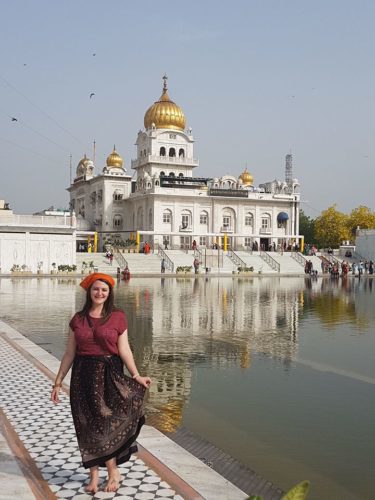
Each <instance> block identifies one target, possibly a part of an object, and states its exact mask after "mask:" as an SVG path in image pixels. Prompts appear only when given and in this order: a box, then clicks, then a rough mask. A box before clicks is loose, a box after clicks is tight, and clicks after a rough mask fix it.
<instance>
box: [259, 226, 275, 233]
mask: <svg viewBox="0 0 375 500" xmlns="http://www.w3.org/2000/svg"><path fill="white" fill-rule="evenodd" d="M271 233H272V230H271V228H270V227H261V228H260V229H259V234H271Z"/></svg>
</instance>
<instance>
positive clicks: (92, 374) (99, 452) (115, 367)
mask: <svg viewBox="0 0 375 500" xmlns="http://www.w3.org/2000/svg"><path fill="white" fill-rule="evenodd" d="M144 394H145V388H144V387H143V386H142V385H140V384H139V383H138V382H136V381H135V380H133V379H132V378H130V377H127V376H126V375H125V374H124V372H123V364H122V361H121V359H120V358H119V357H118V356H78V355H77V356H76V357H75V359H74V363H73V369H72V378H71V382H70V405H71V409H72V416H73V421H74V426H75V430H76V434H77V441H78V446H79V449H80V452H81V455H82V462H83V466H84V467H85V468H89V467H94V466H100V467H104V466H105V462H106V461H107V460H110V459H111V458H116V462H117V464H122V463H124V462H127V461H128V460H129V458H130V455H131V454H132V453H134V452H136V451H137V445H136V443H135V441H136V439H137V437H138V434H139V431H140V430H141V427H142V425H143V424H144V422H145V417H144V413H143V398H144Z"/></svg>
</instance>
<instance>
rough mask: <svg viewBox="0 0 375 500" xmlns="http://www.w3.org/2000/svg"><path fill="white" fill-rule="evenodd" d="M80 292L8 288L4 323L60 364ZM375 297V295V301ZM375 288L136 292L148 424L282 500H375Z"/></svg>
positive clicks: (328, 284)
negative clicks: (188, 438)
mask: <svg viewBox="0 0 375 500" xmlns="http://www.w3.org/2000/svg"><path fill="white" fill-rule="evenodd" d="M77 284H78V281H76V280H75V279H59V278H53V279H48V278H41V279H37V278H34V279H19V278H17V279H11V278H9V279H7V278H3V279H0V318H1V319H2V320H3V321H5V322H7V323H9V324H11V325H12V326H14V327H15V328H17V329H18V330H19V331H20V332H21V333H23V334H24V335H26V336H27V337H28V338H30V339H31V340H32V341H34V342H35V343H37V344H39V345H41V346H42V347H43V348H44V349H46V350H48V351H49V352H51V353H52V354H54V355H55V356H57V357H58V358H61V356H62V354H63V352H64V346H65V343H66V338H67V334H68V321H69V319H70V317H71V316H72V315H73V313H74V312H75V311H76V310H77V309H79V308H80V307H81V305H82V304H83V300H84V292H83V291H82V290H81V289H80V288H79V287H78V286H77ZM373 288H374V290H373ZM374 298H375V284H374V280H373V279H371V278H363V279H361V280H358V279H355V278H352V277H349V278H348V279H347V280H346V281H342V280H341V279H340V280H337V281H336V280H331V279H329V278H327V279H318V280H317V281H312V280H311V279H310V278H306V279H304V278H292V277H290V278H287V277H285V278H277V277H269V278H268V277H261V278H258V277H255V278H244V279H237V278H236V279H232V278H230V277H228V278H210V279H207V280H206V279H205V278H196V279H194V278H139V279H131V280H130V282H127V283H125V282H120V283H118V285H117V287H116V300H117V305H118V306H119V307H121V308H123V309H124V310H125V311H126V313H127V315H128V320H129V337H130V342H131V345H132V348H133V351H134V354H135V358H136V361H137V365H138V367H139V369H140V371H141V372H143V373H147V374H149V375H150V376H151V377H152V379H153V384H152V387H151V390H150V391H149V394H148V401H147V407H148V414H149V416H150V420H151V421H152V423H153V424H155V425H157V426H158V427H159V428H160V429H161V430H165V431H169V432H173V430H175V429H176V428H178V427H179V426H180V425H183V426H185V427H186V428H188V429H189V430H191V431H193V432H194V433H196V434H197V435H201V436H203V437H204V438H206V439H208V440H209V441H211V442H212V443H214V444H215V445H217V446H218V447H220V448H222V449H223V450H224V451H226V452H227V453H229V454H231V455H232V456H234V457H235V458H237V459H238V460H240V461H241V462H242V463H244V464H246V465H247V466H249V467H250V468H252V469H254V470H255V471H256V472H258V473H259V474H260V475H262V476H264V477H266V478H267V479H269V480H271V481H272V482H274V483H276V484H277V485H279V486H281V487H282V488H284V489H287V488H289V487H290V486H291V485H293V484H294V483H297V482H298V481H300V480H302V479H310V480H311V482H312V493H311V495H310V497H309V498H311V499H320V500H321V499H336V498H337V499H345V500H351V499H369V498H373V464H374V459H375V440H374V438H373V426H374V422H375V398H374V392H375V391H374V389H375V363H374V352H375V328H374V325H375V308H374Z"/></svg>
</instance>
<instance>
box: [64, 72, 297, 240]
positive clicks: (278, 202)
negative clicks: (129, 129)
mask: <svg viewBox="0 0 375 500" xmlns="http://www.w3.org/2000/svg"><path fill="white" fill-rule="evenodd" d="M136 147H137V155H136V158H135V159H134V160H132V161H131V168H132V169H133V170H135V172H136V174H137V175H136V179H133V178H132V176H130V175H128V174H126V170H125V168H124V167H123V160H122V158H121V157H120V156H119V155H118V153H117V151H116V150H115V149H114V150H113V152H112V153H111V155H109V157H108V158H107V163H106V166H105V167H104V168H103V170H102V172H101V173H99V175H96V176H95V175H94V168H95V166H94V164H93V162H92V161H91V160H89V159H88V158H86V156H85V157H84V158H83V159H82V160H81V161H80V163H79V164H78V167H77V175H76V178H75V180H74V183H73V184H72V185H71V186H70V187H69V188H68V190H69V192H70V197H71V205H72V208H73V209H74V210H75V213H76V215H77V217H78V218H83V219H85V220H86V221H88V222H89V224H90V229H91V230H96V231H98V234H99V243H100V244H102V243H103V242H104V241H105V240H106V239H107V240H108V239H109V240H112V241H116V240H118V241H120V240H123V241H125V240H126V239H127V238H129V236H130V235H134V233H135V232H136V231H139V232H140V233H141V239H142V240H143V241H145V240H148V241H150V242H152V243H154V244H161V245H162V244H165V243H166V242H168V246H169V248H171V247H175V248H181V247H186V246H190V245H191V244H192V241H193V240H196V242H197V244H198V245H200V246H207V247H210V246H211V245H212V244H213V243H218V244H222V243H223V236H224V234H226V235H227V237H228V238H229V240H228V243H229V244H230V245H231V246H232V247H234V248H237V249H240V248H244V247H251V246H252V245H253V243H254V242H257V244H258V246H259V247H260V245H264V246H265V247H266V248H267V247H269V246H270V245H272V244H275V245H278V244H282V243H286V244H291V243H292V242H293V241H295V240H297V239H298V238H299V231H298V229H299V218H298V215H299V204H300V195H299V183H298V181H297V180H296V179H293V178H292V172H291V155H288V158H289V167H288V168H289V170H286V174H285V180H274V181H271V182H265V183H263V184H260V185H259V187H256V186H255V185H254V183H253V178H252V176H251V175H250V174H249V172H247V170H245V171H244V172H243V173H242V174H241V175H239V176H233V175H225V176H221V177H218V178H208V177H196V173H195V169H196V168H197V167H198V166H199V162H198V160H197V159H196V158H195V157H194V137H193V134H192V129H191V128H190V127H186V126H185V117H184V114H183V112H182V110H181V108H179V107H178V106H177V105H176V104H175V103H174V102H173V101H171V100H170V98H169V96H168V93H167V87H166V78H165V83H164V88H163V94H162V96H161V97H160V99H159V101H156V102H155V103H154V104H153V105H152V106H151V107H150V108H149V109H148V110H147V112H146V114H145V119H144V129H142V130H140V131H139V132H138V135H137V140H136Z"/></svg>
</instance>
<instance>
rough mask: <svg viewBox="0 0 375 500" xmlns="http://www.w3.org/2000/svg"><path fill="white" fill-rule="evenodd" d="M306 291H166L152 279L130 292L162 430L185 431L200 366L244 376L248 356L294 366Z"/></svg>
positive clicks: (219, 286) (168, 286)
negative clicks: (186, 407) (237, 370)
mask: <svg viewBox="0 0 375 500" xmlns="http://www.w3.org/2000/svg"><path fill="white" fill-rule="evenodd" d="M303 288H304V283H303V282H302V281H301V280H300V279H298V278H297V279H293V278H287V279H283V278H280V279H279V280H278V282H276V281H275V278H272V279H269V278H266V277H264V278H262V279H258V278H255V279H249V278H247V279H244V280H238V279H235V280H232V279H231V278H221V279H214V278H212V279H210V280H208V281H205V280H204V279H201V278H197V279H194V278H193V279H185V278H182V279H176V280H170V279H169V280H164V282H163V283H162V287H161V286H160V281H159V280H156V279H155V280H150V281H149V282H148V283H147V286H143V285H141V284H140V286H139V287H137V288H136V289H132V288H131V287H130V288H129V290H128V292H129V293H132V292H133V293H134V299H133V300H130V301H129V303H133V304H134V308H135V310H134V316H135V318H138V320H137V319H136V321H135V323H134V324H133V325H131V327H132V328H135V329H136V330H135V331H137V332H138V333H137V336H138V335H142V343H140V342H139V341H135V344H136V346H135V353H136V357H137V362H139V363H142V364H143V366H144V367H145V368H146V366H147V372H148V373H150V374H151V375H152V378H153V381H154V382H153V384H152V386H151V389H150V391H149V404H150V405H151V406H152V407H153V408H155V409H157V410H160V412H161V414H160V415H159V416H158V424H159V426H160V427H161V428H163V429H164V430H168V431H172V430H174V429H175V428H176V427H178V426H179V425H180V424H181V420H182V410H183V407H184V405H185V404H186V402H187V401H188V399H189V396H190V392H191V385H192V377H193V375H194V366H195V365H197V364H199V363H204V364H206V365H209V366H212V367H222V368H227V367H241V368H242V369H247V368H249V367H250V365H251V353H261V354H263V355H266V356H270V357H273V358H275V359H278V360H281V361H282V362H283V363H284V364H285V363H286V364H288V363H290V361H291V360H292V359H293V358H294V356H295V354H296V352H297V349H298V314H299V300H300V296H301V292H302V290H303ZM129 312H130V311H129ZM144 328H146V329H147V334H146V335H145V334H144ZM140 330H141V331H142V330H143V331H142V333H141V331H140ZM130 331H131V330H130ZM151 332H152V335H151ZM146 337H147V339H146ZM140 344H142V352H139V348H140ZM137 351H138V352H137Z"/></svg>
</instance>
